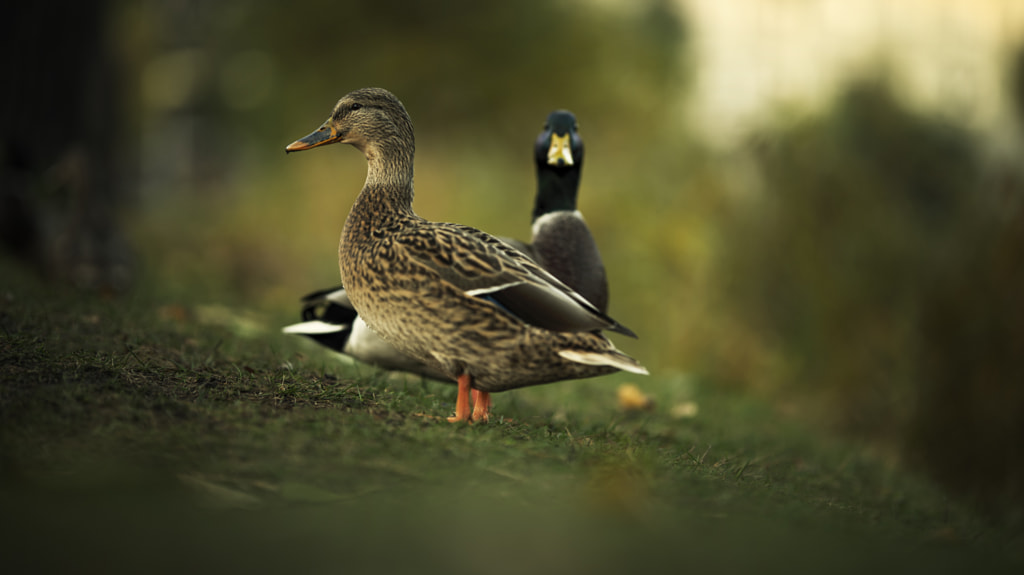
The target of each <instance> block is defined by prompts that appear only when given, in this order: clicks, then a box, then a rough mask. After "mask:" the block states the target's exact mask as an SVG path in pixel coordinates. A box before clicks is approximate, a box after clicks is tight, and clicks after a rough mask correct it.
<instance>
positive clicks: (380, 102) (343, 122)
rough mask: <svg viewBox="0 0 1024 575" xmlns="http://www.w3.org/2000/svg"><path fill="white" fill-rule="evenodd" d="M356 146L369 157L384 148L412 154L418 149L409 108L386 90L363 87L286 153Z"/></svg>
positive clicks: (344, 98) (338, 105)
mask: <svg viewBox="0 0 1024 575" xmlns="http://www.w3.org/2000/svg"><path fill="white" fill-rule="evenodd" d="M336 143H342V144H352V145H353V146H355V147H356V148H358V149H359V150H361V151H362V152H363V153H364V154H365V155H366V156H367V158H372V157H374V156H376V155H377V154H376V153H377V151H379V150H380V149H381V148H384V147H395V148H397V149H401V150H405V151H411V150H412V149H413V148H414V147H415V140H414V137H413V129H412V120H411V119H410V118H409V114H408V112H406V111H405V106H403V105H402V102H400V101H399V100H398V98H396V97H395V95H394V94H392V93H391V92H388V91H387V90H385V89H383V88H362V89H359V90H356V91H354V92H350V93H349V94H346V95H345V96H344V97H342V99H340V100H338V103H337V104H336V105H335V106H334V111H332V112H331V115H330V117H329V118H327V121H325V122H324V123H323V124H322V125H321V126H320V127H319V128H317V129H316V131H314V132H313V133H312V134H310V135H308V136H306V137H304V138H300V139H298V140H295V141H294V142H292V143H291V144H288V146H287V147H286V148H285V151H286V152H299V151H302V150H309V149H312V148H316V147H319V146H326V145H327V144H336Z"/></svg>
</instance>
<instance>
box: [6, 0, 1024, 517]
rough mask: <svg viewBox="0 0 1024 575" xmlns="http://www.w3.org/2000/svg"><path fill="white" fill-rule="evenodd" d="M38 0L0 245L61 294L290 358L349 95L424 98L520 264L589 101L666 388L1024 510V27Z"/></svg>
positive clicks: (771, 0)
mask: <svg viewBox="0 0 1024 575" xmlns="http://www.w3.org/2000/svg"><path fill="white" fill-rule="evenodd" d="M27 4H31V3H20V4H19V5H18V6H14V7H11V8H10V12H11V15H10V16H9V17H7V18H5V20H4V22H3V23H2V24H0V29H2V32H3V33H2V34H0V37H2V40H0V41H2V42H3V43H4V46H3V47H4V49H3V50H2V52H0V54H2V55H0V58H3V63H4V69H5V70H8V82H7V87H6V88H5V89H4V90H3V94H2V95H0V98H2V102H3V105H2V107H0V114H2V118H3V142H2V148H0V152H2V159H3V168H2V174H0V178H2V180H0V181H2V182H3V184H2V192H0V194H2V196H0V210H2V212H0V235H2V239H3V242H4V244H5V246H6V247H7V249H8V250H9V251H10V252H12V253H14V254H17V255H19V256H20V257H21V258H22V259H23V260H24V261H25V262H26V265H31V266H34V267H36V268H37V269H38V270H39V273H41V274H43V275H45V276H47V277H50V278H53V280H54V281H55V282H71V283H73V284H75V285H78V286H80V287H81V288H82V289H85V290H93V291H98V292H100V293H102V294H106V295H109V296H110V297H133V296H136V295H139V294H145V295H146V297H153V298H158V300H160V301H181V302H192V303H198V302H218V303H225V304H227V305H232V306H237V307H239V308H245V309H249V310H253V311H254V313H257V314H260V315H261V317H263V318H264V321H265V322H266V323H267V325H269V326H270V329H269V330H268V331H267V332H266V333H265V337H277V336H276V335H275V334H274V332H275V331H276V328H277V325H279V324H280V323H283V322H288V321H292V320H293V319H298V316H297V314H298V306H297V300H298V298H299V297H300V296H301V295H303V294H305V293H307V292H309V291H311V290H314V289H317V288H322V287H328V286H331V285H334V284H335V283H337V282H338V280H339V277H338V269H337V255H336V254H337V243H338V237H339V234H340V231H341V226H342V223H343V221H344V218H345V216H346V214H347V213H348V209H349V207H350V206H351V203H352V201H353V200H354V198H355V196H356V194H357V193H358V191H359V189H360V187H361V185H362V182H363V178H364V177H365V169H366V168H365V160H364V159H363V158H362V157H361V155H360V154H359V153H357V152H355V151H354V150H351V149H348V148H344V147H331V148H326V149H324V150H318V151H316V152H312V153H308V154H298V155H291V156H288V157H286V156H285V154H284V146H285V145H287V144H288V143H290V142H291V141H293V140H295V139H297V138H299V137H301V136H304V135H306V134H307V133H309V132H310V131H312V130H313V129H315V128H316V127H317V126H319V125H320V123H321V122H322V121H323V120H324V119H326V117H327V115H328V113H329V112H330V110H331V108H332V106H333V105H334V103H335V101H336V100H337V99H338V98H339V97H340V96H342V95H343V94H345V93H346V92H348V91H350V90H353V89H355V88H359V87H364V86H382V87H385V88H388V89H389V90H391V91H392V92H394V93H395V94H396V95H397V96H398V97H399V98H400V99H402V101H403V102H404V103H405V105H406V107H407V108H408V110H409V112H410V114H411V115H412V118H413V120H414V122H415V124H416V130H417V145H418V146H417V147H418V152H419V153H418V155H417V165H416V186H417V187H416V190H417V198H416V203H415V208H416V210H417V211H418V213H419V214H420V215H422V216H424V217H426V218H429V219H435V220H443V221H455V222H460V223H466V224H470V225H473V226H476V227H479V228H482V229H484V230H487V231H489V232H492V233H495V234H500V235H508V236H515V237H519V238H523V239H526V238H528V236H529V230H530V211H531V208H532V203H533V194H534V168H533V165H532V146H533V142H534V139H535V137H536V135H537V134H538V133H539V132H540V130H541V128H542V125H543V123H544V119H545V118H546V116H547V114H548V113H549V112H550V111H551V110H553V109H555V108H568V109H570V110H572V111H573V112H575V113H576V115H577V117H578V118H579V120H580V133H581V135H582V137H583V139H584V141H585V145H586V148H587V156H586V161H585V164H584V169H583V172H584V174H583V180H582V187H581V193H580V208H581V210H582V211H583V213H584V214H585V215H586V218H587V221H588V222H589V224H590V226H591V228H592V230H593V232H594V234H595V236H596V238H597V240H598V243H599V245H600V247H601V249H602V252H603V254H604V257H605V261H606V264H607V266H608V271H609V278H610V283H611V289H612V303H611V313H612V315H613V316H614V317H616V318H617V319H619V320H620V321H622V322H623V323H624V324H626V325H629V326H630V327H631V328H633V329H634V330H635V331H636V332H637V333H639V334H640V335H641V339H640V340H638V341H621V342H617V343H619V344H620V346H621V347H622V348H623V349H624V350H625V351H627V352H629V353H631V354H633V355H634V356H636V357H637V358H639V359H640V360H641V361H643V362H644V363H645V364H646V365H647V366H648V367H650V368H652V370H651V371H652V373H654V374H655V375H654V377H652V378H651V379H650V380H649V381H648V382H645V385H658V382H659V381H665V380H666V378H689V379H693V380H695V381H699V382H701V383H702V384H704V385H708V386H715V387H720V388H723V389H730V390H737V391H741V392H749V393H754V394H758V395H760V396H763V397H765V398H766V399H768V400H770V401H772V402H773V404H774V405H776V406H777V407H778V409H779V411H780V414H782V415H785V416H793V417H800V418H803V419H805V420H808V421H811V422H813V423H814V424H816V425H820V426H822V427H823V428H825V429H828V430H830V431H834V432H837V433H842V434H845V435H847V436H850V437H855V438H860V439H863V440H864V441H866V442H870V443H871V444H872V445H873V446H875V447H876V448H877V449H878V451H879V453H881V454H883V455H885V456H887V457H892V458H893V459H894V460H899V461H902V462H904V463H906V464H908V465H910V466H912V467H913V468H916V469H919V470H920V471H922V472H924V473H928V474H930V475H931V476H932V477H933V478H935V479H936V480H938V481H939V482H941V483H942V484H944V485H945V486H946V487H947V488H948V489H950V491H951V492H952V493H956V494H958V495H960V496H963V497H966V498H968V499H970V500H973V501H976V502H979V503H981V504H983V505H985V506H987V507H988V508H990V509H991V510H992V511H993V512H995V513H996V514H1007V513H1011V514H1012V513H1019V511H1017V512H1013V511H1007V509H1008V507H1007V505H1006V504H1007V503H1015V504H1016V505H1015V506H1011V507H1010V508H1015V509H1018V510H1019V509H1021V503H1022V502H1024V303H1022V294H1024V203H1022V200H1024V162H1022V160H1024V149H1022V122H1024V4H1021V3H1020V2H1018V1H1016V0H941V1H934V0H903V1H901V2H899V3H893V2H886V1H885V0H862V1H861V2H847V1H843V0H800V1H796V0H734V1H731V2H716V1H714V0H631V1H626V0H594V1H585V0H543V1H542V0H522V1H520V2H516V3H483V2H477V1H471V0H452V1H442V2H439V1H437V0H432V1H430V2H416V1H411V0H376V1H375V2H349V1H344V0H342V1H328V0H292V1H290V2H287V3H275V4H271V3H267V2H252V1H246V0H225V1H222V2H200V1H199V0H137V1H128V0H108V1H99V0H89V1H82V2H78V3H75V4H74V6H73V7H70V6H69V7H67V8H66V9H62V10H60V11H53V10H49V9H45V8H42V7H32V6H28V5H27ZM1015 517H1017V518H1018V519H1019V518H1020V515H1015Z"/></svg>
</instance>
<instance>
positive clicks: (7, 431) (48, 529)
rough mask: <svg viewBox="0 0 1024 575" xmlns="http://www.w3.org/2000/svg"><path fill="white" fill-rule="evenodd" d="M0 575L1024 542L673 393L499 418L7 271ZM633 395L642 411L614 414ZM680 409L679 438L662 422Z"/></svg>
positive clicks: (783, 428) (137, 303)
mask: <svg viewBox="0 0 1024 575" xmlns="http://www.w3.org/2000/svg"><path fill="white" fill-rule="evenodd" d="M0 271H2V276H3V277H4V278H5V279H4V280H3V283H2V284H0V288H2V290H0V421H2V428H0V449H2V451H0V505H2V508H3V509H4V513H3V517H4V520H3V522H2V524H3V525H4V533H3V541H4V542H5V547H6V550H5V552H4V553H3V556H2V558H0V565H7V566H9V567H14V568H15V569H14V570H13V571H12V570H8V569H5V571H7V572H27V571H31V572H48V571H57V570H61V571H68V570H72V571H74V572H91V571H99V572H111V571H123V572H142V571H145V572H149V573H163V572H166V573H178V572H183V571H199V572H223V571H225V570H229V571H230V572H241V571H269V572H274V571H277V572H289V573H292V572H294V573H310V572H313V573H321V572H342V571H344V572H362V571H374V572H408V571H413V570H415V571H417V572H419V571H435V570H444V571H447V572H456V573H460V572H465V573H477V572H482V571H489V572H498V573H505V572H508V573H512V572H519V573H521V572H526V571H527V570H529V571H534V572H556V571H562V572H567V571H568V572H581V573H582V572H594V573H602V572H609V573H611V572H623V571H626V570H637V569H640V570H647V569H650V568H655V567H667V568H669V569H673V570H690V569H712V570H713V571H714V572H722V571H726V570H728V571H734V570H740V569H743V570H747V571H757V572H787V573H792V572H815V573H817V572H822V571H823V570H828V571H829V572H837V573H856V572H863V571H867V570H872V571H878V570H885V571H890V570H891V571H897V570H900V571H906V570H907V569H913V570H914V571H925V570H929V571H932V572H939V573H942V572H961V571H965V570H967V569H971V570H978V571H979V572H998V571H1001V570H1005V571H1010V570H1012V569H1016V568H1019V567H1020V565H1021V563H1022V554H1021V547H1022V541H1021V538H1020V536H1017V535H1015V534H1014V533H1012V532H1007V531H1006V530H1002V529H1000V528H997V527H994V526H992V525H989V524H987V523H986V522H985V521H984V520H983V519H981V518H980V517H978V516H976V515H975V514H973V513H972V511H971V510H970V509H967V508H965V507H963V506H960V505H958V504H956V503H955V502H954V501H951V500H949V499H948V498H946V497H945V496H944V495H943V494H942V493H941V492H939V491H938V490H936V489H935V488H933V487H932V486H930V485H929V484H928V483H927V482H925V481H923V480H921V479H920V478H917V477H914V476H913V475H911V474H909V473H907V472H905V471H903V470H901V469H899V468H898V467H896V466H894V465H893V464H891V463H887V462H886V461H884V460H883V459H882V458H880V457H878V456H877V455H874V454H872V453H870V452H868V451H866V450H865V449H863V448H861V447H859V446H856V445H850V444H846V443H843V442H841V441H839V440H837V439H834V438H829V437H825V436H822V435H821V434H820V433H817V432H816V431H815V430H811V429H807V428H805V427H803V426H801V425H800V424H799V423H797V422H793V421H790V420H787V419H786V418H784V417H782V416H780V415H779V414H778V413H777V412H776V411H775V410H773V409H771V408H770V407H769V406H768V405H766V404H764V403H761V402H759V401H758V400H755V399H752V398H749V397H742V396H735V395H730V394H727V393H724V392H721V391H719V390H716V389H715V387H714V385H713V383H712V382H707V381H700V380H694V379H693V378H687V377H684V376H682V375H680V374H668V375H659V374H655V375H653V376H652V377H650V378H644V379H642V380H641V379H630V378H625V377H617V378H616V377H610V378H604V379H602V380H594V381H589V382H568V383H564V384H558V385H552V386H544V387H538V388H530V389H525V390H519V391H515V392H511V393H506V394H501V395H497V396H495V413H496V415H498V417H497V418H496V421H493V422H492V423H491V424H488V425H472V426H469V425H451V424H448V423H447V422H445V421H444V419H443V418H444V416H447V415H449V414H450V412H451V411H452V410H453V405H454V399H455V388H454V386H450V385H444V384H438V383H428V382H423V381H419V380H417V379H415V378H405V377H401V376H392V375H388V374H383V373H380V372H378V371H376V370H373V369H370V368H367V367H365V366H362V367H361V366H355V365H347V364H345V363H343V362H340V361H338V360H337V358H336V357H334V356H332V355H330V354H328V353H325V352H322V351H320V350H318V349H317V348H315V347H314V346H312V345H309V344H307V342H305V341H303V340H299V339H295V338H286V337H284V336H282V335H280V334H278V333H277V330H276V326H277V325H280V324H281V323H283V322H286V321H288V320H289V319H291V318H290V317H274V316H272V314H266V315H264V316H259V315H255V314H252V313H251V312H245V311H242V310H241V309H240V308H237V309H232V308H227V307H219V306H201V305H191V304H180V303H169V302H161V301H158V300H157V298H153V297H147V296H145V295H134V296H130V297H121V298H115V299H103V298H94V297H91V296H86V295H83V294H82V293H80V292H76V291H72V290H69V289H65V288H60V287H54V286H51V285H45V284H42V283H40V282H39V281H38V280H36V279H35V278H34V277H32V276H30V275H28V274H26V273H25V272H24V271H23V270H22V269H20V268H19V267H17V266H16V265H15V264H12V263H11V262H9V261H3V262H0ZM627 381H632V382H634V383H636V384H637V385H639V386H641V387H642V388H643V389H644V390H645V392H647V393H648V394H649V395H651V396H652V398H653V399H654V401H655V407H654V409H652V410H650V411H643V412H639V413H627V412H624V411H622V410H621V409H620V408H619V407H618V405H617V403H616V399H615V388H616V387H617V385H618V384H620V383H623V382H627ZM682 402H692V403H693V404H695V405H697V406H698V407H699V412H698V414H697V415H696V416H695V417H688V418H677V417H674V416H673V415H672V409H671V408H672V407H673V406H674V405H677V404H679V403H682Z"/></svg>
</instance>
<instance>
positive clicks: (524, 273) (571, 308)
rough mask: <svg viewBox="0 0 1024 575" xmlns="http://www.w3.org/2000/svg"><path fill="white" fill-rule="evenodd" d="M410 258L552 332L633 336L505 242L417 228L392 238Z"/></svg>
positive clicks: (467, 232)
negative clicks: (611, 332) (600, 332)
mask: <svg viewBox="0 0 1024 575" xmlns="http://www.w3.org/2000/svg"><path fill="white" fill-rule="evenodd" d="M394 240H395V243H396V244H397V245H398V246H399V247H400V248H401V249H402V250H403V251H404V252H405V253H406V254H407V255H408V256H409V257H410V258H411V259H413V260H415V261H417V262H419V263H420V264H422V265H424V266H426V267H428V268H430V269H431V270H433V271H434V272H435V273H437V274H438V275H439V276H440V277H441V279H443V280H444V281H446V282H448V283H450V284H452V285H454V286H455V287H457V288H459V289H461V290H463V291H464V292H465V294H466V295H467V296H472V297H478V298H483V299H486V300H488V301H490V302H492V303H493V304H495V305H496V306H497V307H499V308H501V309H502V310H504V311H506V312H508V313H510V314H512V315H513V316H515V317H517V318H519V319H520V320H522V321H524V322H526V323H528V324H531V325H534V326H537V327H540V328H544V329H548V330H551V331H569V332H581V331H597V330H609V331H615V332H618V333H622V334H625V335H628V336H630V337H636V334H634V333H633V331H632V330H630V329H629V328H627V327H625V326H623V325H621V324H619V322H617V321H615V320H614V319H612V318H610V317H608V316H607V315H605V314H604V313H602V312H601V311H599V310H598V309H597V308H595V307H594V306H593V305H592V304H591V303H590V302H588V301H587V300H586V299H585V298H584V297H583V296H581V295H579V294H578V293H576V292H575V291H573V290H572V289H571V288H570V287H569V286H567V285H565V284H564V283H562V282H561V281H560V280H559V279H558V278H556V277H555V276H553V275H551V274H550V273H548V272H546V271H544V270H543V269H542V268H541V267H540V266H538V265H537V264H535V263H533V261H532V260H531V259H530V258H529V257H527V256H526V255H525V254H523V253H521V252H519V251H518V250H516V249H514V248H513V247H512V246H510V245H509V244H507V243H505V242H503V241H501V240H499V239H497V238H495V237H494V236H491V235H490V234H486V233H484V232H481V231H480V230H477V229H475V228H471V227H468V226H462V225H458V224H437V223H432V224H430V225H423V226H417V227H415V228H411V229H407V230H406V231H404V232H403V233H399V234H396V235H395V236H394Z"/></svg>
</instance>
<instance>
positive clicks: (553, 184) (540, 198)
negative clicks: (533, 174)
mask: <svg viewBox="0 0 1024 575" xmlns="http://www.w3.org/2000/svg"><path fill="white" fill-rule="evenodd" d="M579 186H580V171H579V169H578V168H577V167H572V168H568V169H561V170H559V169H552V168H549V167H546V166H545V167H541V168H539V169H538V170H537V198H536V200H534V205H533V219H534V220H536V219H537V218H539V217H541V216H543V215H544V214H549V213H551V212H557V211H561V210H575V209H576V192H577V191H578V190H579Z"/></svg>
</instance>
